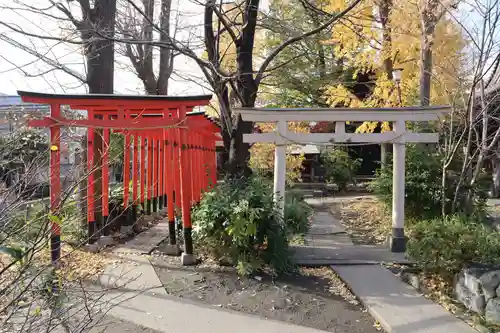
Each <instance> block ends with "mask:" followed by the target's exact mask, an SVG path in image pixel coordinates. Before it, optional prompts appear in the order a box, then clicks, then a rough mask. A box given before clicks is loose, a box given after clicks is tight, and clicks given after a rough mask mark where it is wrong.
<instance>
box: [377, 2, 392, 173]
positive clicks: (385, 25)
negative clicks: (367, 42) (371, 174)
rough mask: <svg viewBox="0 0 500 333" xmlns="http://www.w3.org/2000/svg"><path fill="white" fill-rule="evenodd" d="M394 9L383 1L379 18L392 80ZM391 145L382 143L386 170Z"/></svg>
mask: <svg viewBox="0 0 500 333" xmlns="http://www.w3.org/2000/svg"><path fill="white" fill-rule="evenodd" d="M391 8H392V1H391V0H382V1H381V2H380V4H379V16H380V23H381V25H382V53H383V54H384V56H385V59H384V71H385V73H386V75H387V79H389V80H392V79H393V76H392V71H393V70H394V63H393V60H392V35H391V27H390V26H389V14H390V12H391ZM389 148H390V145H389V144H387V143H382V144H381V145H380V166H381V168H385V167H386V165H387V153H388V151H389Z"/></svg>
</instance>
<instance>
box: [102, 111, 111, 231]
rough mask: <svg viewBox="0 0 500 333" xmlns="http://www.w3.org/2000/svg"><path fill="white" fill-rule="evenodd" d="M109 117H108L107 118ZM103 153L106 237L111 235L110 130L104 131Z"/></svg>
mask: <svg viewBox="0 0 500 333" xmlns="http://www.w3.org/2000/svg"><path fill="white" fill-rule="evenodd" d="M105 117H107V116H105ZM102 135H103V146H104V147H103V148H104V149H103V153H102V221H103V223H104V230H103V234H104V236H109V235H110V225H109V223H110V221H109V141H110V133H109V129H107V128H105V129H103V130H102Z"/></svg>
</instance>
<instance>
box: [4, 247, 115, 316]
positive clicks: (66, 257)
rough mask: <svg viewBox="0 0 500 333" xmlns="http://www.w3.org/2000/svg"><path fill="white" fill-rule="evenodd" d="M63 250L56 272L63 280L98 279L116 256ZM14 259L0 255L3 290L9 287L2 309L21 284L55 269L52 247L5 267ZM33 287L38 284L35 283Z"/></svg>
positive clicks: (65, 248) (69, 281)
mask: <svg viewBox="0 0 500 333" xmlns="http://www.w3.org/2000/svg"><path fill="white" fill-rule="evenodd" d="M61 250H62V251H61V252H62V253H61V254H62V255H61V260H60V262H59V266H58V269H57V271H56V272H57V275H58V276H59V277H60V281H61V282H63V283H71V282H78V281H95V280H96V279H97V278H98V277H99V275H100V274H101V273H102V272H103V271H104V267H105V266H106V265H107V264H108V263H111V262H112V261H113V259H110V258H109V257H106V256H105V255H104V254H102V253H89V252H85V251H82V250H81V249H78V248H73V247H71V246H69V245H63V246H62V249H61ZM12 260H13V259H12V258H11V257H10V256H8V255H6V254H2V255H1V256H0V270H2V271H3V272H2V274H1V276H0V289H4V288H6V290H7V294H5V295H3V296H2V297H1V298H0V308H3V307H4V306H5V305H7V304H9V303H10V302H11V300H12V299H13V298H12V297H19V296H20V295H19V294H18V293H17V292H15V291H14V290H16V289H17V286H18V285H19V284H22V283H24V281H30V280H31V279H35V278H36V277H37V276H43V275H45V274H49V272H50V271H51V269H52V266H51V259H50V250H49V249H48V248H44V249H42V250H41V251H40V252H39V253H36V254H35V255H34V256H33V257H32V258H31V259H30V258H27V259H26V260H29V261H28V262H19V263H16V264H15V265H11V266H10V267H9V268H8V269H5V270H4V268H7V266H8V265H10V264H11V263H12ZM26 266H29V268H30V269H29V270H26V268H25V267H26ZM33 288H37V287H36V286H35V285H33ZM9 291H11V292H12V294H11V295H10V296H11V297H9V294H8V293H9ZM24 294H26V295H24V296H23V297H27V296H28V295H32V294H31V293H28V292H25V293H24ZM32 296H33V295H32Z"/></svg>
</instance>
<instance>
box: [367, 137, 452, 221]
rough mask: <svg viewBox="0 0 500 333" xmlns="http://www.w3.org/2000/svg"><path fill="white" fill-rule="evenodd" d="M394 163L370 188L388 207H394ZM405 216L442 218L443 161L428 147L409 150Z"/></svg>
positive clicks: (408, 148)
mask: <svg viewBox="0 0 500 333" xmlns="http://www.w3.org/2000/svg"><path fill="white" fill-rule="evenodd" d="M390 165H392V162H390V163H389V166H388V167H387V168H382V169H381V170H379V171H378V173H377V177H376V179H375V180H374V181H373V182H372V183H371V185H370V188H371V190H372V191H373V193H374V194H375V195H377V196H378V198H379V199H380V200H381V201H382V202H383V203H385V204H386V205H387V206H388V207H391V206H392V167H390ZM405 168H406V175H405V213H406V215H407V216H409V217H423V218H432V217H436V216H440V214H441V197H442V195H441V193H442V192H441V157H440V156H439V154H438V153H436V152H433V151H431V150H429V149H426V148H425V147H419V146H414V145H413V146H412V145H408V146H407V150H406V165H405Z"/></svg>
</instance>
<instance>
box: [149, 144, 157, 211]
mask: <svg viewBox="0 0 500 333" xmlns="http://www.w3.org/2000/svg"><path fill="white" fill-rule="evenodd" d="M151 146H152V147H153V148H152V156H151V160H150V161H151V166H152V168H151V171H152V174H151V191H152V192H151V200H152V203H153V209H152V211H153V212H154V213H156V212H157V211H158V209H157V205H158V199H157V196H158V144H157V141H156V138H153V137H151Z"/></svg>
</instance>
